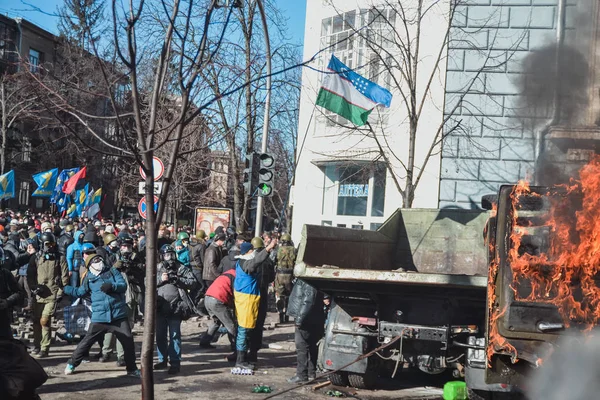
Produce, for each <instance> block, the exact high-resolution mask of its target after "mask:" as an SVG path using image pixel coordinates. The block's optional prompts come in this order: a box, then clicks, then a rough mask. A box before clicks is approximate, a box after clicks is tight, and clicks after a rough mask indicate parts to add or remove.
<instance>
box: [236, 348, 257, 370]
mask: <svg viewBox="0 0 600 400" xmlns="http://www.w3.org/2000/svg"><path fill="white" fill-rule="evenodd" d="M235 366H236V367H237V368H242V369H254V366H253V365H252V364H250V363H248V362H247V361H246V352H245V351H238V353H237V360H236V362H235Z"/></svg>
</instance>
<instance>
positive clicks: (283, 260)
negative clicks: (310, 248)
mask: <svg viewBox="0 0 600 400" xmlns="http://www.w3.org/2000/svg"><path fill="white" fill-rule="evenodd" d="M295 262H296V251H295V250H294V248H293V247H292V246H281V247H280V248H279V251H278V252H277V266H278V267H279V268H281V269H292V268H294V263H295Z"/></svg>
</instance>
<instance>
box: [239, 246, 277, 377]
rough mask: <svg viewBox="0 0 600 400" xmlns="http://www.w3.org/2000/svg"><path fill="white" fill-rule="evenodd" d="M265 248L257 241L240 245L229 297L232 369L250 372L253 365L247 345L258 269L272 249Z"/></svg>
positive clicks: (255, 310)
mask: <svg viewBox="0 0 600 400" xmlns="http://www.w3.org/2000/svg"><path fill="white" fill-rule="evenodd" d="M273 247H274V243H273V246H271V245H269V246H268V247H267V248H264V243H263V241H262V239H261V238H254V239H252V244H250V243H242V245H241V246H240V253H241V255H240V256H238V261H237V264H236V269H235V270H236V272H235V281H234V283H233V296H234V303H235V313H236V317H237V321H238V331H237V338H236V350H237V361H236V364H235V366H236V367H240V368H244V369H253V368H254V366H253V365H252V364H250V363H248V362H247V360H246V358H247V352H248V342H249V339H250V332H251V331H252V329H254V327H255V326H256V319H257V317H258V306H259V303H260V284H259V282H258V278H259V277H260V272H261V270H260V268H261V267H262V264H263V263H265V262H267V261H268V260H267V259H268V258H269V252H270V251H271V250H272V249H273Z"/></svg>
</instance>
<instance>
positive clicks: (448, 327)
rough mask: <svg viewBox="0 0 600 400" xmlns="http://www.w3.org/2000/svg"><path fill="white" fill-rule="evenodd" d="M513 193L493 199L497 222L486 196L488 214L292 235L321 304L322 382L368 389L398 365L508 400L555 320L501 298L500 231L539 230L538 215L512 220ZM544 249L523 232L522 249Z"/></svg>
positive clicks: (411, 214)
mask: <svg viewBox="0 0 600 400" xmlns="http://www.w3.org/2000/svg"><path fill="white" fill-rule="evenodd" d="M513 189H514V186H503V187H502V188H501V190H500V193H499V195H498V196H493V202H494V203H495V204H496V205H497V207H498V211H497V213H498V214H497V216H496V211H495V210H494V212H492V211H489V209H491V203H492V202H490V201H489V200H490V198H489V197H487V196H486V197H487V198H486V199H485V200H486V201H484V203H485V208H487V209H488V210H464V209H452V208H447V209H439V210H435V209H399V210H397V211H396V212H395V213H394V214H393V215H392V216H391V217H390V218H389V219H388V220H387V221H386V222H385V223H384V224H383V225H382V226H381V227H380V228H379V229H378V230H377V231H363V230H353V229H346V228H334V227H325V226H317V225H305V226H304V228H303V232H302V240H301V242H300V244H299V249H298V258H297V261H296V266H295V269H294V273H295V275H296V277H298V278H299V279H303V280H305V281H307V282H309V283H311V284H312V285H314V286H315V287H317V288H318V289H320V290H322V291H323V292H325V293H327V294H329V295H330V296H331V297H332V299H333V303H334V306H333V307H332V309H331V311H330V314H329V319H328V322H327V326H326V333H325V338H324V340H323V343H322V348H321V349H320V363H321V364H322V366H323V367H324V368H325V369H326V370H329V371H336V370H337V372H335V373H333V374H332V375H331V381H332V383H334V384H337V385H350V386H354V387H357V388H372V387H374V386H375V385H376V379H377V377H378V376H384V375H386V374H387V375H388V376H390V375H391V376H393V375H396V374H397V372H398V371H399V370H400V369H402V367H403V366H404V367H406V366H410V367H415V368H418V369H420V370H421V371H423V372H424V373H428V374H440V373H442V372H445V371H449V370H450V371H452V374H453V376H454V377H455V378H463V377H464V378H465V380H466V382H467V386H468V387H469V389H470V391H471V398H500V397H502V398H507V397H510V398H512V397H518V396H519V394H518V393H516V392H518V391H519V390H518V388H519V386H520V385H521V384H522V383H523V381H524V378H525V376H526V375H527V373H528V372H529V371H531V370H532V369H533V368H536V367H537V366H538V365H539V361H540V359H541V358H543V357H545V356H546V355H547V354H548V353H549V351H551V349H550V347H552V345H553V343H554V341H555V338H556V337H557V336H556V335H557V334H558V333H560V332H557V331H556V328H557V327H559V325H558V324H559V323H560V319H559V316H558V315H557V314H556V312H553V311H552V310H550V309H549V307H548V305H547V304H544V305H542V304H537V303H529V304H525V303H523V302H516V301H514V296H513V298H511V292H512V289H511V288H510V282H511V277H512V273H511V271H510V265H509V263H508V261H507V260H508V259H507V254H508V249H509V247H510V243H509V241H510V240H509V238H510V232H512V231H513V230H514V229H519V228H520V227H519V226H518V225H519V224H521V223H525V224H526V225H528V226H530V225H531V224H532V221H537V222H535V223H537V224H541V225H543V219H542V218H540V215H543V214H544V213H545V212H547V209H545V208H544V207H547V204H546V203H543V202H541V203H540V202H539V201H532V202H527V201H524V202H523V204H525V206H523V207H521V209H520V210H519V212H520V218H515V215H516V211H515V207H514V205H513V204H512V203H513V201H512V200H511V193H512V191H513ZM533 189H534V191H535V190H537V189H536V188H533ZM538 192H540V193H542V192H543V190H542V189H541V188H540V189H539V190H538ZM527 207H529V208H530V209H526V208H527ZM524 220H527V221H525V222H523V221H524ZM538 232H547V230H544V229H541V230H538ZM546 242H547V240H546ZM546 242H545V241H544V238H543V237H541V238H538V240H536V238H535V235H532V237H531V238H529V240H528V241H527V249H528V250H527V249H526V250H527V251H539V250H540V248H539V246H542V245H543V243H546ZM536 246H537V247H536ZM498 261H499V262H498ZM493 265H495V267H493V268H490V266H493ZM488 288H489V290H488ZM550 308H551V307H550ZM490 315H492V317H490ZM529 325H531V326H529ZM545 329H546V330H545ZM535 333H538V334H539V335H538V336H536V334H535ZM491 335H493V337H491ZM398 337H400V339H399V340H398V339H397V338H398ZM394 339H396V341H395V342H394V344H393V345H390V346H389V347H387V348H385V349H383V350H382V351H379V352H377V353H376V354H374V355H372V356H370V357H368V358H364V359H362V360H360V361H358V362H355V363H352V364H350V363H351V362H352V361H354V360H356V359H357V358H358V357H359V356H361V355H364V354H367V353H369V352H370V351H372V350H374V349H376V348H378V347H380V346H382V345H383V344H385V343H389V342H391V341H392V340H394ZM508 342H510V343H512V344H514V346H513V345H512V344H510V345H508V344H507V343H508ZM517 354H518V356H517ZM347 364H350V365H348V366H346V365H347ZM340 368H341V369H340Z"/></svg>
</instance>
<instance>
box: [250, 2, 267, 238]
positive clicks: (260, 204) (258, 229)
mask: <svg viewBox="0 0 600 400" xmlns="http://www.w3.org/2000/svg"><path fill="white" fill-rule="evenodd" d="M256 5H257V6H258V10H259V12H260V17H261V19H262V25H263V30H264V31H265V52H266V58H267V96H266V97H265V116H264V117H263V134H262V143H261V148H260V150H261V152H263V153H266V152H267V144H268V140H269V120H270V114H269V113H270V109H271V43H270V40H269V29H268V26H267V17H266V14H265V9H264V7H263V3H262V0H256ZM263 209H264V197H262V196H258V199H257V201H256V224H255V229H254V236H260V234H261V233H262V217H263Z"/></svg>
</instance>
